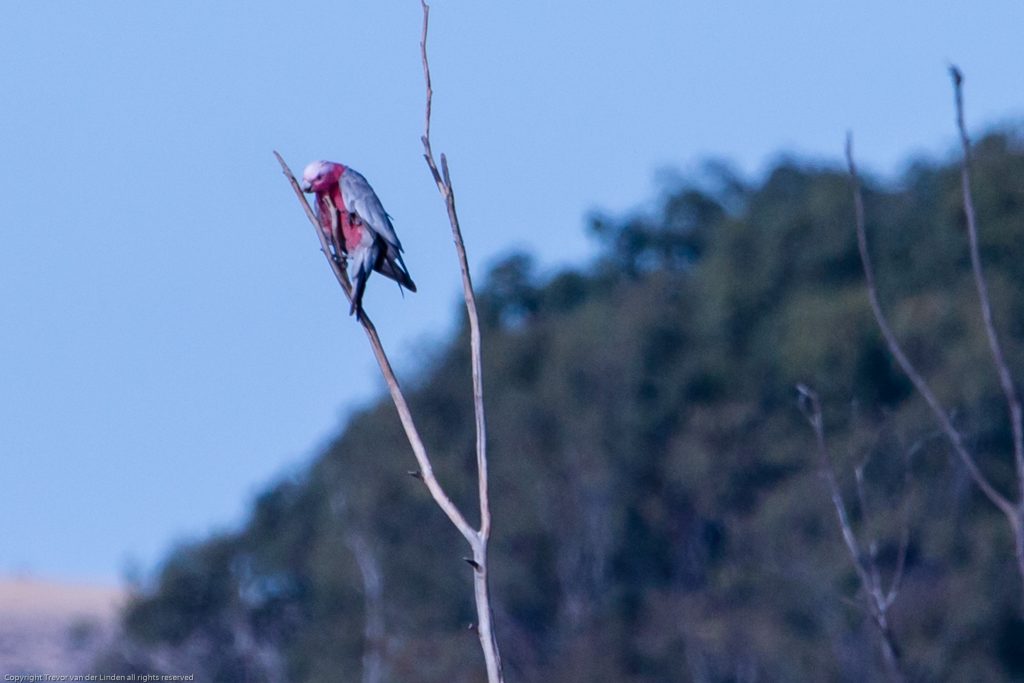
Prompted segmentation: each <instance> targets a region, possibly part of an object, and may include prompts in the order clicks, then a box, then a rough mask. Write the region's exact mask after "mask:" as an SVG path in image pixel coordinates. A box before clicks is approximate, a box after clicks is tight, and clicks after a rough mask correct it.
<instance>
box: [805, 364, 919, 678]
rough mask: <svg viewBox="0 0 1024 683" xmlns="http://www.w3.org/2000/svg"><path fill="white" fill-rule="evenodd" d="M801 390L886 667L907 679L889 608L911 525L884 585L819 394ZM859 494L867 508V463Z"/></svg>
mask: <svg viewBox="0 0 1024 683" xmlns="http://www.w3.org/2000/svg"><path fill="white" fill-rule="evenodd" d="M796 389H797V392H798V394H799V401H798V405H799V407H800V411H801V412H802V413H803V414H804V417H805V418H807V422H808V423H810V425H811V429H812V430H813V431H814V439H815V444H816V446H817V452H818V471H819V473H820V474H821V477H822V479H824V480H825V484H826V486H827V487H828V490H829V495H830V497H831V498H832V506H833V507H834V508H835V511H836V518H837V520H838V522H839V530H840V532H842V535H843V542H844V543H845V544H846V549H847V551H848V552H849V554H850V559H851V560H852V562H853V566H854V569H856V571H857V578H858V579H860V584H861V589H862V590H863V591H864V601H865V603H866V604H867V607H868V613H869V614H870V615H871V619H872V621H873V622H874V624H875V627H876V629H877V630H878V635H879V637H880V639H881V646H882V656H883V658H884V659H885V665H886V669H887V670H888V672H889V676H890V678H891V679H892V680H893V681H902V680H904V679H905V675H904V673H903V667H902V662H901V655H900V650H899V647H898V646H897V644H896V637H895V635H894V634H893V632H892V626H891V624H890V623H889V608H890V607H892V604H893V602H894V601H895V600H896V596H897V594H898V593H899V586H900V582H901V581H902V579H903V567H904V563H905V560H906V544H907V540H906V539H909V526H908V525H904V527H903V531H902V534H903V535H902V536H901V538H900V551H899V557H898V559H897V567H896V570H895V571H894V573H893V576H892V578H891V579H890V583H889V589H888V590H885V589H884V588H883V586H882V577H881V572H880V571H879V569H878V552H877V546H878V543H877V541H875V540H874V539H872V540H870V541H869V544H868V545H869V550H868V552H867V553H866V554H865V553H864V551H863V550H862V549H861V546H860V541H858V540H857V534H856V532H854V530H853V525H852V524H851V523H850V516H849V514H848V513H847V510H846V501H845V500H843V494H842V491H841V490H840V488H839V482H838V481H837V479H836V473H835V468H834V467H833V466H832V461H831V459H830V458H829V454H828V445H827V444H826V442H825V424H824V418H823V417H822V412H821V402H820V400H819V399H818V394H817V392H815V391H814V390H813V389H811V388H810V387H808V386H806V385H804V384H798V385H797V387H796ZM855 474H856V479H857V497H858V500H859V501H860V505H861V512H862V514H866V512H867V498H866V496H865V494H864V480H863V464H862V465H860V466H858V467H857V471H856V473H855Z"/></svg>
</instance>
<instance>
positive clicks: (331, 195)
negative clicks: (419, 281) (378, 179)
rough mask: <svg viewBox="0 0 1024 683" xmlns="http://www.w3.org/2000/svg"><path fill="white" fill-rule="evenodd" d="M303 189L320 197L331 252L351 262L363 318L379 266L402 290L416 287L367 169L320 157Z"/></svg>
mask: <svg viewBox="0 0 1024 683" xmlns="http://www.w3.org/2000/svg"><path fill="white" fill-rule="evenodd" d="M302 191H303V192H312V193H314V194H315V196H316V214H317V220H318V221H319V222H320V230H322V231H323V234H324V237H325V238H326V239H327V243H328V244H329V245H330V247H331V250H332V252H333V253H332V254H331V256H332V257H333V258H334V259H335V260H337V261H338V262H343V261H347V262H348V272H349V277H350V278H352V285H353V292H352V309H351V313H354V314H355V315H356V318H357V319H359V320H362V317H363V292H364V291H365V290H366V280H367V279H368V278H369V277H370V273H371V272H372V271H374V270H376V271H377V272H378V273H380V274H381V275H385V276H387V277H389V278H391V279H392V280H394V281H395V282H397V283H398V286H399V288H400V289H401V288H402V287H405V288H406V289H408V290H409V291H410V292H415V291H416V284H415V283H414V282H413V281H412V278H411V277H409V270H408V269H407V268H406V267H405V261H403V260H402V243H401V242H399V241H398V235H396V234H395V227H394V226H393V225H392V224H391V217H390V216H389V215H388V212H387V211H385V210H384V206H383V205H382V204H381V203H380V199H379V198H378V197H377V193H376V192H374V191H373V188H372V187H370V183H368V182H366V178H364V177H363V175H362V174H361V173H359V172H358V171H356V170H354V169H351V168H349V167H347V166H344V165H342V164H338V163H335V162H333V161H314V162H313V163H311V164H310V165H309V166H306V170H305V171H303V172H302Z"/></svg>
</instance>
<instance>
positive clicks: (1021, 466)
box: [949, 66, 1024, 500]
mask: <svg viewBox="0 0 1024 683" xmlns="http://www.w3.org/2000/svg"><path fill="white" fill-rule="evenodd" d="M949 73H950V77H951V78H952V79H953V92H954V97H955V99H956V125H957V129H958V130H959V132H960V146H961V147H962V148H963V158H962V160H961V162H960V184H961V186H962V189H963V195H964V217H965V218H966V220H967V240H968V243H969V245H970V252H971V271H972V273H973V274H974V286H975V289H977V290H978V306H979V308H981V318H982V320H983V321H984V323H985V336H986V337H987V338H988V345H989V350H990V351H991V352H992V362H993V364H994V365H995V367H996V373H997V374H998V375H999V386H1000V387H1001V388H1002V390H1003V395H1004V396H1005V397H1006V405H1007V408H1008V409H1009V412H1010V426H1011V429H1012V430H1013V456H1014V462H1015V464H1016V467H1017V483H1018V485H1019V486H1020V489H1021V499H1022V500H1024V426H1022V413H1021V402H1020V394H1019V393H1018V392H1017V387H1016V385H1015V384H1014V382H1013V378H1012V377H1011V376H1010V367H1009V365H1008V364H1007V362H1006V356H1004V355H1003V346H1002V344H1000V343H999V335H998V334H996V327H995V323H994V322H993V321H992V303H991V299H990V298H989V294H988V282H987V281H986V280H985V274H984V271H983V270H982V266H981V250H980V249H979V247H978V222H977V219H976V217H975V212H974V196H973V195H972V193H971V141H970V138H968V137H967V126H966V124H965V123H964V97H963V81H964V77H963V74H961V73H960V69H958V68H957V67H955V66H951V67H950V68H949Z"/></svg>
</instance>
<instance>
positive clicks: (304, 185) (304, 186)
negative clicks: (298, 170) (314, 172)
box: [299, 180, 313, 192]
mask: <svg viewBox="0 0 1024 683" xmlns="http://www.w3.org/2000/svg"><path fill="white" fill-rule="evenodd" d="M299 187H301V188H302V191H303V192H312V191H313V186H312V185H311V184H310V183H308V182H306V181H305V180H303V181H302V183H300V184H299Z"/></svg>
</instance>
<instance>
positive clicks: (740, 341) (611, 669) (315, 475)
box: [124, 135, 1024, 683]
mask: <svg viewBox="0 0 1024 683" xmlns="http://www.w3.org/2000/svg"><path fill="white" fill-rule="evenodd" d="M975 173H976V175H975V181H976V182H975V188H976V195H975V196H976V202H977V205H978V210H979V217H980V220H981V229H982V249H983V254H984V258H985V260H986V266H987V268H988V276H989V279H990V283H991V288H992V292H993V296H994V305H995V310H996V317H997V323H998V325H999V327H1000V329H1001V330H1002V331H1003V332H1004V335H1005V337H1004V341H1005V343H1006V347H1007V350H1008V355H1009V357H1010V359H1011V362H1012V365H1013V370H1014V372H1015V375H1016V376H1017V377H1018V378H1019V377H1022V376H1024V357H1022V351H1024V349H1022V341H1024V319H1022V317H1021V315H1020V311H1022V310H1024V265H1022V264H1024V239H1022V237H1024V233H1022V226H1024V182H1022V179H1024V151H1022V148H1021V144H1020V142H1019V141H1018V140H1017V139H1016V138H1014V137H1011V136H1008V135H992V136H989V137H987V138H985V139H984V140H981V141H980V142H979V144H978V146H977V158H976V160H975ZM867 189H868V192H867V206H868V221H869V226H868V227H869V231H870V234H871V240H872V250H873V252H874V253H875V255H876V265H877V268H878V279H879V285H880V289H881V292H882V297H883V301H884V305H885V307H886V309H887V310H888V312H889V314H890V316H891V319H892V321H893V324H894V326H895V328H896V331H897V334H898V335H899V336H900V338H901V339H902V340H904V342H905V344H906V347H907V349H908V351H909V353H910V355H911V356H912V357H913V358H914V360H915V362H917V363H918V364H919V366H920V368H921V370H922V372H923V373H924V374H925V375H926V376H927V377H928V378H929V380H930V381H932V382H933V383H934V386H935V389H936V391H937V392H938V394H939V395H940V396H941V398H942V399H943V400H944V401H945V402H946V405H947V406H949V407H950V408H951V409H954V410H955V420H956V423H957V425H958V426H959V427H960V428H961V429H962V430H963V432H964V433H965V435H967V439H968V442H969V443H970V444H971V446H972V448H974V449H975V450H976V452H977V453H978V457H979V462H980V463H981V465H982V467H983V469H984V470H985V471H986V472H987V473H989V475H990V476H991V477H992V478H993V480H994V481H995V482H996V484H997V486H998V487H999V488H1000V489H1001V490H1003V491H1006V492H1008V493H1010V492H1012V491H1013V490H1014V486H1015V482H1014V480H1013V473H1012V466H1011V464H1012V463H1011V460H1010V445H1009V436H1008V434H1009V430H1008V425H1007V418H1006V408H1005V404H1004V403H1003V402H1002V400H1001V394H1000V393H999V389H998V386H997V384H996V379H995V373H994V372H993V370H992V366H991V363H990V361H989V358H988V352H987V347H986V344H985V340H984V338H983V336H982V334H981V325H980V318H979V314H978V309H977V302H976V297H975V294H974V290H973V287H972V282H971V279H970V270H969V261H968V258H967V250H966V242H965V234H964V231H963V218H962V212H961V209H960V198H959V184H958V173H957V169H956V167H955V165H940V164H933V163H927V162H918V163H916V164H915V165H913V166H912V167H911V169H910V170H909V171H908V172H907V174H906V175H905V177H904V178H903V179H902V181H901V182H900V183H899V184H898V185H893V186H884V185H880V184H872V185H869V187H868V188H867ZM552 227H553V228H555V227H558V226H552ZM592 230H593V232H594V234H595V235H596V236H597V237H598V239H599V240H600V242H601V244H602V245H603V252H602V256H601V257H600V258H599V259H598V261H597V262H596V263H595V264H593V265H592V266H591V267H590V268H588V269H586V270H582V271H566V272H562V273H559V274H556V275H554V276H552V277H549V278H541V277H539V276H538V274H537V273H536V270H535V268H534V267H533V264H532V261H531V259H530V257H529V256H526V255H522V254H517V255H514V256H511V257H509V258H507V259H506V260H504V261H502V262H501V263H500V264H498V265H497V266H495V267H494V268H493V269H492V271H491V273H490V276H489V278H488V279H487V280H486V282H485V285H484V287H483V288H482V290H481V292H480V296H479V299H480V306H481V315H482V320H483V321H484V326H485V329H484V331H483V335H484V344H485V357H484V364H485V387H486V390H487V392H488V393H487V400H488V417H489V426H490V448H491V451H490V456H491V468H492V483H491V490H492V495H493V501H492V504H493V508H494V519H495V526H494V537H493V547H492V550H491V558H492V568H491V571H492V577H493V590H494V598H495V603H496V621H497V625H498V632H499V639H500V642H501V644H502V647H503V653H504V656H505V659H506V661H507V673H508V678H509V680H510V681H623V682H627V683H654V682H661V681H666V682H668V681H685V680H697V681H740V680H779V681H794V680H845V681H864V680H878V679H879V678H880V677H881V675H882V673H881V663H880V660H879V655H878V647H877V642H876V638H875V632H874V631H873V630H872V627H871V624H870V623H869V621H868V619H867V617H866V615H865V614H864V612H863V611H861V610H859V609H858V608H857V604H858V599H859V598H858V595H857V590H858V583H857V580H856V576H855V573H854V571H853V567H852V565H851V563H850V559H849V557H848V556H847V554H846V549H845V547H844V546H843V544H842V541H841V538H840V535H839V531H838V528H837V525H836V521H835V518H834V513H833V510H832V508H831V506H830V503H829V500H828V497H827V492H826V489H825V488H824V485H823V483H822V481H821V480H820V479H819V477H818V475H817V471H816V465H815V463H816V461H815V457H814V450H813V437H812V434H811V432H810V430H809V428H808V427H807V425H806V423H805V422H804V420H803V418H802V416H801V415H800V413H799V411H798V410H797V408H796V403H795V392H794V389H793V387H794V385H795V384H796V383H797V382H805V383H808V384H811V385H813V386H814V387H815V388H816V389H817V390H818V391H819V393H820V394H821V396H822V398H823V401H824V404H825V409H826V415H825V417H826V427H827V430H828V435H829V438H830V442H831V446H832V453H833V457H834V459H835V462H836V465H837V469H838V472H839V475H840V482H841V485H842V486H843V488H844V491H845V493H846V494H847V497H848V500H849V501H851V507H852V514H853V517H854V522H855V524H856V525H857V526H858V528H859V529H860V530H861V531H862V532H863V533H864V534H865V535H870V536H872V537H875V538H877V539H878V540H879V555H878V557H879V563H880V565H881V567H882V569H883V571H884V572H890V571H891V570H892V568H893V566H894V565H895V562H896V555H897V551H896V549H897V540H898V538H899V520H900V519H901V516H900V514H899V513H898V510H899V504H900V501H902V500H906V501H907V506H908V507H907V509H908V511H909V519H910V529H911V544H910V547H909V553H908V562H907V574H906V580H905V583H904V587H903V591H902V593H901V595H900V598H899V600H898V601H897V603H896V605H895V607H894V608H893V611H892V618H893V621H894V631H895V633H896V637H897V639H898V640H899V642H900V645H901V647H902V649H903V651H904V654H905V659H906V665H907V669H908V671H909V672H910V674H911V678H912V679H914V680H1008V679H1013V678H1017V679H1020V678H1022V677H1024V621H1022V618H1021V610H1020V606H1021V604H1022V602H1024V600H1022V596H1021V590H1020V585H1021V581H1020V577H1019V576H1018V575H1017V574H1016V569H1015V566H1014V561H1013V544H1012V542H1011V539H1010V536H1009V532H1008V529H1007V526H1006V524H1005V521H1004V519H1003V518H1002V517H1001V516H1000V515H999V514H998V513H997V512H996V511H995V510H994V509H993V508H992V507H991V505H989V504H988V503H987V502H986V501H985V500H984V499H983V497H982V496H980V495H979V493H978V492H977V490H976V489H975V488H974V486H973V485H972V484H971V482H970V480H969V478H968V477H967V476H966V474H965V472H964V471H963V468H962V467H961V465H960V463H959V461H957V460H956V459H955V457H954V456H953V455H952V454H951V452H950V450H949V449H948V448H947V446H946V444H945V443H944V442H943V441H942V439H941V438H936V437H935V436H934V432H935V425H934V422H933V419H932V417H931V416H930V414H929V413H928V412H927V409H926V408H925V406H924V405H923V404H922V402H921V400H920V399H919V398H918V397H917V396H916V395H915V394H914V393H913V390H912V387H911V386H910V385H909V383H908V382H907V381H906V379H905V378H904V377H903V375H902V374H901V373H900V372H899V370H898V368H896V367H895V366H894V364H893V362H892V360H891V358H890V357H889V355H888V352H887V351H886V349H885V347H884V345H883V343H882V341H881V339H880V336H879V334H878V332H877V328H876V326H875V324H874V321H873V319H872V317H871V314H870V310H869V308H868V305H867V299H866V295H865V292H864V287H863V284H862V282H863V281H862V275H861V272H860V262H859V260H858V257H857V252H856V242H855V236H854V229H853V208H852V202H851V198H850V188H849V183H848V179H847V178H846V176H845V175H844V174H843V173H841V172H840V171H838V170H836V169H832V168H814V167H809V166H806V165H802V164H800V163H797V162H793V161H786V162H783V163H780V164H779V165H778V166H777V167H776V168H775V169H774V170H773V171H772V172H771V173H769V174H768V175H767V177H766V178H765V179H764V181H763V182H761V183H759V184H755V185H747V184H745V183H743V182H741V181H739V180H737V179H736V177H735V176H734V175H733V174H731V173H729V172H728V171H727V170H723V167H721V166H715V167H712V168H711V169H710V170H709V174H708V178H706V179H703V180H702V182H700V183H693V184H685V185H684V186H682V187H681V188H680V189H679V190H678V191H677V192H674V193H671V194H669V195H668V196H667V197H665V199H664V201H663V202H662V204H661V207H660V209H659V210H658V211H657V212H655V213H653V214H649V215H641V214H638V215H635V216H630V217H628V218H625V219H621V220H620V219H616V218H608V217H600V218H595V219H593V223H592ZM466 347H467V344H466V341H465V330H464V328H463V329H462V330H460V333H459V335H458V336H457V338H454V339H453V340H452V341H451V343H450V346H449V347H448V348H447V349H445V350H444V351H443V352H441V353H440V354H439V355H438V356H437V357H436V359H435V361H434V362H433V364H432V365H431V366H430V367H427V368H424V370H423V374H422V377H421V379H420V381H419V382H418V386H417V387H416V388H415V389H414V390H413V391H412V392H411V397H410V398H411V403H412V408H413V412H414V415H415V416H416V419H417V421H418V424H419V427H420V430H421V432H422V434H423V437H424V439H425V440H426V443H427V445H428V448H429V449H430V452H431V455H432V458H433V461H434V464H435V467H436V470H437V474H438V476H439V478H440V479H441V481H442V482H444V483H445V485H446V486H447V487H448V488H449V491H450V492H451V493H452V495H453V497H454V498H455V499H456V500H457V501H458V502H459V504H460V505H461V506H462V507H463V509H464V510H467V511H468V512H469V516H470V517H471V519H472V518H475V478H474V477H475V474H474V473H475V461H474V454H473V439H474V434H473V421H472V405H471V398H470V391H469V389H470V374H469V366H468V360H469V359H468V352H467V348H466ZM869 456H870V460H869V461H868V465H867V467H866V469H865V477H866V479H867V493H868V496H867V497H868V501H867V502H868V509H867V510H865V509H862V508H861V506H859V505H856V504H854V501H855V499H856V497H855V495H854V491H853V477H852V468H853V467H854V466H856V465H858V464H861V463H862V462H863V461H865V459H867V458H868V457H869ZM905 456H910V460H909V462H910V467H911V471H912V475H913V476H912V480H913V483H912V486H910V487H909V488H908V487H907V486H906V485H905V483H904V476H903V472H904V467H903V463H904V461H905ZM414 467H415V461H414V460H413V458H412V456H411V453H410V452H409V447H408V444H407V443H406V442H405V437H404V435H403V433H402V430H401V428H400V425H399V423H398V419H397V417H396V415H395V412H394V409H393V407H392V406H391V404H390V402H389V401H387V400H383V399H382V401H381V402H380V403H379V404H378V405H375V406H373V407H371V408H369V409H367V410H365V411H364V412H362V413H360V414H358V415H356V416H354V417H353V418H352V420H351V422H350V423H349V425H348V427H347V428H346V429H345V431H344V432H343V433H342V434H340V435H339V436H338V438H337V440H336V441H335V442H334V443H333V444H332V445H331V446H330V447H329V448H328V449H326V451H325V453H324V454H323V455H322V457H320V458H319V459H318V460H317V461H316V462H314V463H313V464H312V465H311V466H310V467H309V469H308V471H307V472H305V473H304V474H303V476H301V477H298V478H295V479H292V480H288V481H282V482H280V483H278V484H276V485H275V486H274V487H273V488H271V489H270V490H268V491H267V492H266V493H265V494H264V495H263V496H261V497H260V498H259V500H258V501H257V503H256V506H255V510H254V512H253V514H252V516H251V521H250V522H249V524H248V525H247V527H246V528H245V529H244V530H243V531H241V532H240V533H238V534H236V535H234V536H230V537H226V538H218V539H213V540H210V541H207V542H205V543H202V544H200V545H197V546H193V547H189V548H184V549H181V550H179V551H177V552H175V553H174V554H173V555H172V556H171V557H170V558H169V559H168V560H167V562H166V564H165V566H164V568H163V570H162V572H161V573H160V575H159V576H158V577H157V578H156V580H155V582H154V584H153V586H152V588H151V590H150V591H149V592H147V593H146V594H145V595H143V596H141V597H140V598H139V599H137V600H136V601H135V602H134V603H133V604H132V605H131V606H130V607H129V609H128V610H127V612H126V615H125V627H126V629H127V631H128V633H129V634H130V635H131V636H132V638H133V640H134V641H135V642H136V643H137V646H136V649H135V650H133V651H132V652H131V653H130V656H128V655H124V656H125V657H126V658H127V660H128V661H135V662H139V661H146V657H149V656H151V654H152V652H154V651H156V650H155V649H154V648H157V647H158V646H159V647H167V646H170V647H172V648H174V647H177V648H179V651H187V652H196V651H199V652H202V653H203V657H205V659H203V658H201V659H202V661H203V666H204V667H206V668H205V669H204V670H205V671H209V672H212V673H211V674H210V675H211V676H212V677H214V678H215V679H216V680H222V681H235V680H250V681H258V680H270V674H268V673H267V672H269V671H276V672H277V675H281V674H283V675H284V678H285V679H286V680H294V681H338V680H346V681H348V680H358V676H359V671H360V658H361V656H362V653H363V651H364V648H365V646H366V644H365V643H364V638H363V628H364V624H365V614H366V605H365V603H364V583H363V574H362V573H361V570H360V565H359V563H358V562H357V557H356V556H355V551H354V550H353V548H354V547H355V546H354V545H353V544H352V543H351V542H350V540H349V539H351V537H352V536H351V535H352V534H361V535H362V537H363V538H364V539H366V540H367V545H368V547H369V549H370V553H371V554H372V556H373V557H374V558H375V560H376V562H377V563H378V564H379V566H380V567H381V569H382V573H383V586H384V589H383V596H384V597H383V614H384V621H385V624H386V629H387V640H386V643H385V644H384V650H385V660H386V663H387V670H388V680H394V681H437V682H442V681H443V682H448V681H478V680H481V679H482V676H483V673H482V660H481V656H480V653H479V648H478V644H477V640H476V636H475V633H473V632H472V631H470V630H467V625H468V624H470V623H471V622H472V620H473V619H474V609H473V604H472V591H471V579H470V568H469V567H468V566H467V565H466V564H465V563H464V562H462V560H461V559H460V558H461V557H462V556H463V555H465V552H466V551H465V548H464V543H463V541H462V539H461V538H460V537H459V536H458V534H457V533H456V532H455V531H454V530H453V529H452V528H451V527H450V525H449V524H448V523H447V522H446V520H445V519H444V517H443V515H442V514H441V513H440V511H438V510H437V509H436V508H435V507H434V506H433V504H432V503H431V501H430V500H429V498H428V496H427V494H426V492H425V491H424V489H423V486H422V484H421V483H420V482H419V481H418V480H417V479H415V478H414V477H410V476H408V474H407V471H408V470H411V469H413V468H414ZM189 648H191V650H189ZM267 652H271V653H277V655H279V656H278V657H277V659H275V658H274V656H270V655H267ZM261 657H262V658H261ZM132 658H134V659H132ZM239 662H244V663H245V667H243V668H239V667H240V665H239ZM136 666H138V667H140V668H141V669H146V667H142V666H141V665H139V664H136ZM274 667H278V668H277V669H274ZM148 670H150V671H151V670H152V669H151V668H150V669H148ZM243 671H244V672H245V673H244V674H243Z"/></svg>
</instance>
